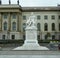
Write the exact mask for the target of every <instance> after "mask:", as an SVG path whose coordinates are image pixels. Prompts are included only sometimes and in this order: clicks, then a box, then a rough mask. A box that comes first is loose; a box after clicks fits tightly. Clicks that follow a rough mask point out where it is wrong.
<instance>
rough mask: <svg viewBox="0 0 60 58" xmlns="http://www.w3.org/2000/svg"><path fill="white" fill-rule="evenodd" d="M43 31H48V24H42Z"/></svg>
mask: <svg viewBox="0 0 60 58" xmlns="http://www.w3.org/2000/svg"><path fill="white" fill-rule="evenodd" d="M44 30H45V31H48V24H47V23H45V24H44Z"/></svg>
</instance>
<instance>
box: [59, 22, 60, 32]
mask: <svg viewBox="0 0 60 58" xmlns="http://www.w3.org/2000/svg"><path fill="white" fill-rule="evenodd" d="M59 31H60V23H59Z"/></svg>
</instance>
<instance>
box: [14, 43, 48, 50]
mask: <svg viewBox="0 0 60 58" xmlns="http://www.w3.org/2000/svg"><path fill="white" fill-rule="evenodd" d="M13 50H49V49H48V48H47V47H43V46H40V45H39V44H38V43H35V42H28V43H25V44H24V45H23V46H20V47H17V48H14V49H13Z"/></svg>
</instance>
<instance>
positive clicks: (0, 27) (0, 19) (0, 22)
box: [0, 13, 2, 31]
mask: <svg viewBox="0 0 60 58" xmlns="http://www.w3.org/2000/svg"><path fill="white" fill-rule="evenodd" d="M0 31H2V15H1V13H0Z"/></svg>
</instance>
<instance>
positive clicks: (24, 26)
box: [23, 23, 26, 31]
mask: <svg viewBox="0 0 60 58" xmlns="http://www.w3.org/2000/svg"><path fill="white" fill-rule="evenodd" d="M25 28H26V23H23V31H25Z"/></svg>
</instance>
